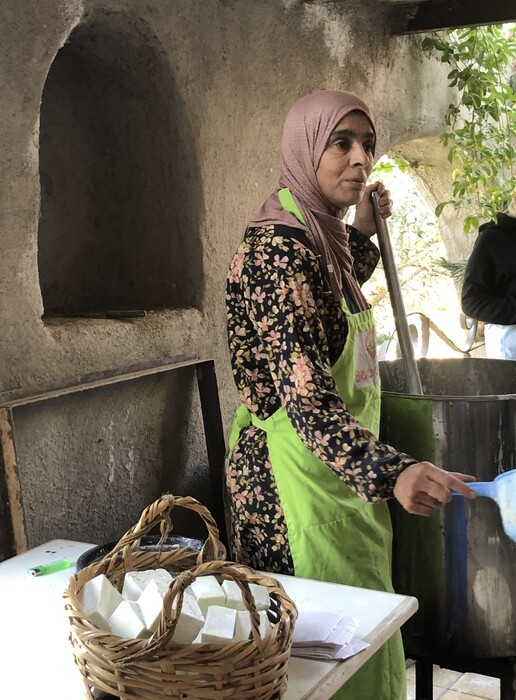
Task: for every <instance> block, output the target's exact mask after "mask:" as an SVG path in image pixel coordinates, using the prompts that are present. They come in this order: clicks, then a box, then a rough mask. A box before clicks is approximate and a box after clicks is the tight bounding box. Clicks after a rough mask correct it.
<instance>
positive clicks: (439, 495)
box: [394, 462, 476, 515]
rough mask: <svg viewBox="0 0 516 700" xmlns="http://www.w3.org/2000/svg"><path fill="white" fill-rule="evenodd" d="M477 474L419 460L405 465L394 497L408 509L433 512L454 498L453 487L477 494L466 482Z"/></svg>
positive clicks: (469, 493) (424, 512) (397, 481)
mask: <svg viewBox="0 0 516 700" xmlns="http://www.w3.org/2000/svg"><path fill="white" fill-rule="evenodd" d="M468 481H475V478H474V477H472V476H469V475H467V474H461V473H459V472H447V471H444V469H439V467H436V466H435V465H434V464H430V462H418V463H417V464H411V465H410V467H407V468H406V469H404V470H403V471H402V472H401V473H400V475H399V476H398V478H397V480H396V484H395V486H394V497H395V498H396V500H397V501H398V502H399V503H400V504H401V505H402V506H403V508H404V509H405V510H406V511H407V512H408V513H413V514H414V515H432V513H433V512H434V511H435V510H437V509H438V508H442V507H443V505H444V504H445V503H449V501H451V499H452V494H451V492H450V489H453V490H454V491H457V492H458V493H460V494H462V495H463V496H465V497H466V498H469V499H474V498H476V493H475V491H473V489H470V488H469V487H468V486H467V482H468Z"/></svg>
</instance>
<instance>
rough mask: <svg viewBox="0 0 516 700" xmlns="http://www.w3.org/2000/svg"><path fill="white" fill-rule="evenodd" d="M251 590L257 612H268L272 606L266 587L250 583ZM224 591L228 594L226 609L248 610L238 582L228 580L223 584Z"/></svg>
mask: <svg viewBox="0 0 516 700" xmlns="http://www.w3.org/2000/svg"><path fill="white" fill-rule="evenodd" d="M249 589H250V591H251V593H252V594H253V597H254V605H255V608H256V610H258V611H260V610H268V609H269V608H270V606H271V600H270V598H269V591H268V590H267V588H266V587H265V586H260V585H259V584H257V583H250V584H249ZM222 590H223V591H224V593H225V594H226V607H227V608H234V609H235V610H247V608H246V605H245V603H244V600H243V598H242V591H241V590H240V586H239V585H238V583H237V582H236V581H230V580H226V581H223V582H222Z"/></svg>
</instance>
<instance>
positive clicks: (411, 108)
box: [0, 0, 449, 545]
mask: <svg viewBox="0 0 516 700" xmlns="http://www.w3.org/2000/svg"><path fill="white" fill-rule="evenodd" d="M386 11H387V8H386V7H385V5H384V4H382V3H379V2H377V1H376V0H354V1H351V2H328V1H325V0H321V1H320V2H317V1H314V2H302V1H301V0H283V2H282V1H281V0H147V1H146V2H145V3H142V2H139V1H138V0H109V1H108V0H105V1H103V0H83V1H81V0H39V2H37V3H34V2H30V0H16V2H15V1H14V0H8V1H7V2H3V3H2V4H1V6H0V33H1V41H0V66H1V68H0V92H1V94H2V96H3V99H2V101H1V104H0V111H1V121H2V129H1V130H0V165H1V172H2V178H1V180H0V236H1V242H2V256H1V258H0V260H1V262H0V324H1V329H2V332H1V334H0V398H1V399H2V401H3V403H4V404H5V403H6V402H8V400H9V397H11V396H13V395H15V394H16V392H19V391H23V392H25V393H27V394H30V393H37V392H38V391H39V390H40V389H41V387H42V386H48V385H49V384H53V385H56V386H57V385H60V384H62V383H66V382H68V381H69V380H70V378H74V377H77V376H79V375H85V374H88V373H91V372H101V371H106V370H115V371H122V370H123V369H124V368H126V367H128V366H133V365H135V364H138V363H142V362H146V363H151V364H152V362H154V361H155V362H156V363H159V362H163V361H164V360H166V358H173V357H175V356H177V355H180V354H183V353H185V352H187V353H190V354H193V355H196V356H198V357H199V358H200V359H209V358H213V359H214V360H215V365H216V370H217V375H218V380H219V390H220V402H221V407H222V412H223V418H224V424H225V427H226V429H227V427H228V425H229V421H230V418H231V415H232V412H233V410H234V408H235V405H236V403H237V397H236V393H235V391H234V388H233V384H232V379H231V372H230V367H229V361H228V356H227V351H226V339H225V317H224V283H225V273H226V269H227V265H228V263H229V260H230V257H231V254H232V252H233V250H234V248H235V247H236V245H237V243H238V241H239V239H240V237H241V235H242V232H243V228H244V225H245V223H246V221H247V220H248V219H249V218H250V217H251V216H252V214H253V213H254V212H255V210H256V209H257V207H258V206H259V205H260V204H261V202H262V200H263V199H264V197H265V196H266V195H267V194H268V193H269V192H270V191H271V190H272V189H273V188H274V187H275V185H276V177H277V161H278V144H279V139H280V134H281V128H282V121H283V117H284V115H285V113H286V111H287V109H288V107H289V106H290V105H291V103H292V102H294V101H295V100H296V99H297V98H298V97H300V96H301V95H303V94H305V93H307V92H310V91H312V90H314V89H321V88H337V89H339V88H341V89H347V90H350V91H352V92H356V93H357V94H359V95H360V96H362V97H363V98H364V99H365V100H366V101H367V102H368V103H369V104H370V106H371V109H372V111H373V113H374V114H375V115H376V123H377V130H378V134H379V149H378V150H379V153H378V155H381V153H382V152H385V151H386V150H388V149H389V148H392V147H394V146H396V145H398V144H400V143H402V142H407V141H411V140H412V139H415V138H426V137H429V136H432V135H434V134H436V133H437V132H438V130H439V129H440V127H441V123H442V114H443V112H444V110H445V108H446V105H447V103H448V100H449V95H448V92H447V89H446V80H445V70H444V68H442V67H441V66H440V65H438V64H435V63H433V62H430V61H429V60H428V59H426V58H423V57H422V55H421V54H420V53H419V51H418V50H417V48H416V46H415V41H414V39H411V38H406V37H404V38H393V37H391V36H390V35H389V33H388V23H387V21H386V16H385V14H384V13H385V12H386ZM126 309H133V310H134V309H142V310H145V311H146V312H147V314H146V316H145V317H142V318H135V319H132V320H127V319H126V320H116V319H106V318H102V317H101V316H102V315H103V314H104V312H105V311H106V310H111V311H115V312H116V311H118V312H123V311H124V310H126ZM14 418H15V428H16V434H17V447H18V468H19V476H20V483H21V491H22V499H23V502H24V507H25V512H26V520H27V531H28V538H29V544H30V545H35V544H37V543H39V542H41V541H45V540H46V539H49V538H51V537H72V538H75V539H84V540H91V541H94V540H95V541H98V540H100V539H104V540H109V539H112V538H114V537H116V536H118V535H119V534H121V532H123V530H125V529H126V527H128V526H129V525H131V524H132V523H133V520H134V518H135V517H136V516H137V515H138V514H139V512H140V511H141V509H142V508H143V507H144V506H145V505H147V503H149V501H150V500H153V499H154V498H155V497H157V496H158V495H159V493H160V492H161V491H162V490H163V489H164V488H169V489H172V490H179V489H180V490H181V491H182V492H183V493H185V494H186V493H187V492H188V493H190V494H192V495H196V496H198V497H200V498H201V499H202V500H206V501H207V502H208V503H210V502H211V501H212V499H213V497H214V496H213V494H212V493H210V488H209V486H208V482H207V477H206V454H205V448H204V437H203V432H202V425H201V421H200V415H199V403H198V399H197V396H196V389H195V382H194V381H193V371H192V370H191V369H184V370H180V374H179V375H178V376H177V377H172V376H171V375H170V376H167V378H166V379H165V378H163V377H162V378H161V379H159V380H158V379H157V378H152V377H151V378H146V379H142V380H137V381H135V382H134V383H128V384H124V386H123V387H118V389H116V388H113V387H111V388H110V389H109V390H108V389H105V388H104V389H97V390H93V391H91V392H87V394H84V395H83V394H71V395H69V396H68V397H65V398H61V399H54V400H52V401H48V402H43V403H39V404H37V405H34V406H30V407H29V406H24V407H18V408H16V409H15V410H14ZM163 473H166V474H167V477H166V479H164V477H163ZM49 514H50V515H49Z"/></svg>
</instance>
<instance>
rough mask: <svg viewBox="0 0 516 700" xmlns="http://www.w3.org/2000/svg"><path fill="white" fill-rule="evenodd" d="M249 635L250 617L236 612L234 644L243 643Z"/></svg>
mask: <svg viewBox="0 0 516 700" xmlns="http://www.w3.org/2000/svg"><path fill="white" fill-rule="evenodd" d="M250 634H251V616H250V615H249V613H248V612H247V610H246V611H243V610H237V614H236V620H235V634H234V641H235V642H245V641H246V640H247V639H249V635H250Z"/></svg>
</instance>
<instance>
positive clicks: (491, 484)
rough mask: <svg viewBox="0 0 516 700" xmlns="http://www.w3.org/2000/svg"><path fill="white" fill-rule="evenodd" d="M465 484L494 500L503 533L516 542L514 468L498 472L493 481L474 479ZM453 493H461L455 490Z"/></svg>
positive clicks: (515, 476)
mask: <svg viewBox="0 0 516 700" xmlns="http://www.w3.org/2000/svg"><path fill="white" fill-rule="evenodd" d="M467 485H468V486H469V487H470V488H472V489H473V491H476V492H477V494H478V495H479V496H487V498H492V499H493V501H496V503H497V505H498V508H499V509H500V516H501V518H502V524H503V529H504V530H505V534H506V535H507V537H510V539H511V540H512V541H513V542H516V469H511V470H510V471H508V472H504V473H503V474H499V475H498V476H497V477H496V478H495V479H494V480H493V481H474V482H471V483H470V482H468V484H467ZM453 493H454V495H461V494H457V492H456V491H454V492H453Z"/></svg>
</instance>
